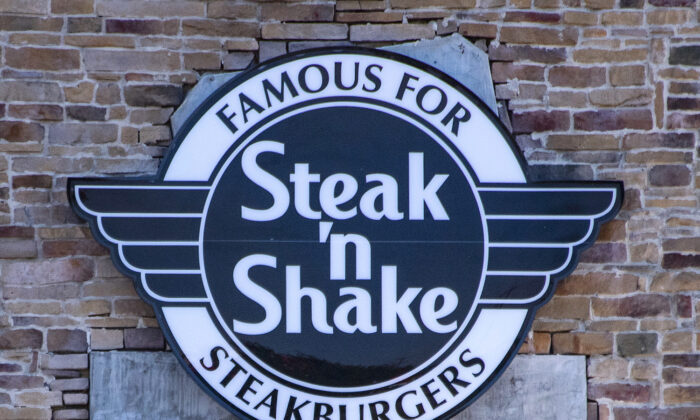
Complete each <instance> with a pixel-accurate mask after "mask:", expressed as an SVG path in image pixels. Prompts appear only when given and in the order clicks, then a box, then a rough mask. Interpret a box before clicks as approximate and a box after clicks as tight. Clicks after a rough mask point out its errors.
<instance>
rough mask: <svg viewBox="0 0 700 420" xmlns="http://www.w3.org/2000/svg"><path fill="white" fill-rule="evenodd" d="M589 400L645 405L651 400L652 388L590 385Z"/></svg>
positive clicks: (627, 385) (628, 385)
mask: <svg viewBox="0 0 700 420" xmlns="http://www.w3.org/2000/svg"><path fill="white" fill-rule="evenodd" d="M588 398H589V399H592V400H598V399H603V398H608V399H611V400H614V401H625V402H637V403H643V402H648V401H649V399H650V398H651V388H650V387H649V385H637V384H617V383H589V384H588Z"/></svg>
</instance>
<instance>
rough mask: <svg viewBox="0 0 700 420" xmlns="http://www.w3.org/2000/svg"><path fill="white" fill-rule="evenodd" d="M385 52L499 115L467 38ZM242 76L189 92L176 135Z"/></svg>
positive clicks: (175, 122) (214, 76)
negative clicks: (428, 69) (417, 64)
mask: <svg viewBox="0 0 700 420" xmlns="http://www.w3.org/2000/svg"><path fill="white" fill-rule="evenodd" d="M382 49H385V50H387V51H392V52H395V53H399V54H402V55H405V56H407V57H411V58H413V59H415V60H418V61H422V62H424V63H426V64H429V65H431V66H433V67H436V68H438V69H441V70H442V71H443V72H445V73H447V74H448V75H449V76H451V77H452V78H454V79H455V80H457V81H459V82H460V83H462V84H463V85H464V86H466V87H467V88H469V90H471V91H472V92H474V94H475V95H476V96H478V97H479V98H480V99H481V100H482V101H483V102H484V103H485V104H486V105H487V106H488V107H489V108H490V109H491V111H493V113H494V114H496V115H498V105H497V104H496V95H495V93H494V90H493V80H492V79H491V69H490V67H489V57H488V55H486V53H485V52H483V51H481V50H480V49H479V48H478V47H477V46H475V45H474V44H472V43H471V42H469V41H468V40H467V39H466V38H464V37H463V36H461V35H458V34H453V35H452V36H448V37H444V38H436V39H430V40H424V41H418V42H411V43H407V44H399V45H391V46H388V47H383V48H382ZM238 73H240V72H227V73H211V74H205V75H204V76H202V78H201V79H200V80H199V82H197V84H196V85H195V86H194V87H193V88H192V89H191V90H190V91H189V93H188V94H187V97H186V98H185V100H184V102H183V103H182V105H180V107H179V108H178V109H177V110H176V111H175V112H174V113H173V115H172V117H171V120H170V123H171V125H172V129H173V133H177V132H178V131H179V130H180V128H182V126H183V124H184V123H185V121H186V120H187V117H189V116H190V115H191V114H192V112H194V110H195V109H196V108H197V107H198V106H199V104H201V103H202V102H204V100H205V99H206V98H207V97H208V96H209V95H211V93H212V92H214V91H215V90H216V89H217V88H218V87H220V86H221V85H223V84H224V83H226V81H228V80H230V79H231V78H233V77H234V76H235V75H236V74H238Z"/></svg>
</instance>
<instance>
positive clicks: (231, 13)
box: [207, 0, 332, 19]
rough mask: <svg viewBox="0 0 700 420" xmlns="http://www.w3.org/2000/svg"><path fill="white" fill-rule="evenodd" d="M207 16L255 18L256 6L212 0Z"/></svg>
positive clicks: (226, 0) (208, 5)
mask: <svg viewBox="0 0 700 420" xmlns="http://www.w3.org/2000/svg"><path fill="white" fill-rule="evenodd" d="M331 8H332V7H331ZM207 16H208V17H211V18H228V19H255V18H256V17H257V16H258V8H257V6H256V5H255V4H239V3H235V2H233V1H228V0H224V1H212V2H209V3H208V4H207Z"/></svg>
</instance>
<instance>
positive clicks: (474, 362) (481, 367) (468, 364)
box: [459, 349, 486, 378]
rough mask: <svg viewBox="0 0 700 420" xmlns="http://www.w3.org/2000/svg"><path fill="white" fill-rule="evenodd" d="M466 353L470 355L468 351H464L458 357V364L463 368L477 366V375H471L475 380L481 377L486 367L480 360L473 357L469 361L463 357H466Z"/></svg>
mask: <svg viewBox="0 0 700 420" xmlns="http://www.w3.org/2000/svg"><path fill="white" fill-rule="evenodd" d="M467 353H471V351H470V350H469V349H466V350H464V352H462V354H460V355H459V362H460V363H461V364H462V366H464V367H465V368H470V367H472V366H479V371H478V372H477V373H472V375H474V377H475V378H477V377H478V376H479V375H481V374H482V373H483V372H484V368H485V367H486V365H485V364H484V361H483V360H481V359H480V358H478V357H473V358H471V359H469V360H467V359H466V357H465V356H467Z"/></svg>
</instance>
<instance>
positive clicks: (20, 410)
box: [0, 407, 51, 420]
mask: <svg viewBox="0 0 700 420" xmlns="http://www.w3.org/2000/svg"><path fill="white" fill-rule="evenodd" d="M0 418H2V419H4V420H27V419H32V420H35V419H36V420H49V419H51V409H50V408H32V407H0Z"/></svg>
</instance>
